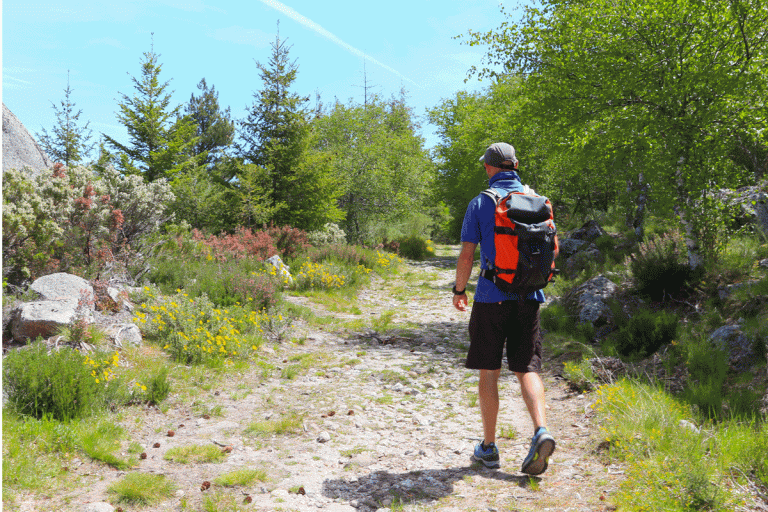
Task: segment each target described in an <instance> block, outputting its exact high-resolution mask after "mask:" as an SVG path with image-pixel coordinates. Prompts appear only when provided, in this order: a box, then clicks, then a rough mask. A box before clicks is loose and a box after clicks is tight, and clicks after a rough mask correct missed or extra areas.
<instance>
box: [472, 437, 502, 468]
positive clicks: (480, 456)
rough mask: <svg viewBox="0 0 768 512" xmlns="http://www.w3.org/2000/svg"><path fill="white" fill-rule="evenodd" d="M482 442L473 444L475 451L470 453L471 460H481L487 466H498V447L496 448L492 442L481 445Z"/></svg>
mask: <svg viewBox="0 0 768 512" xmlns="http://www.w3.org/2000/svg"><path fill="white" fill-rule="evenodd" d="M484 443H485V441H483V442H482V443H479V444H478V445H477V446H475V453H473V454H472V460H473V461H475V462H482V463H483V464H485V467H487V468H497V467H499V449H498V448H496V445H495V444H494V443H491V444H489V445H488V446H486V447H483V444H484Z"/></svg>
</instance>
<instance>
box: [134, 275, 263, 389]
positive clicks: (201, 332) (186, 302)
mask: <svg viewBox="0 0 768 512" xmlns="http://www.w3.org/2000/svg"><path fill="white" fill-rule="evenodd" d="M145 293H146V298H147V299H148V302H149V304H147V303H143V304H141V305H140V306H139V310H138V311H137V312H136V316H135V318H134V322H135V323H136V325H138V326H139V328H140V329H141V331H142V333H143V334H144V335H145V336H146V337H147V338H149V339H152V340H154V341H155V342H157V343H158V344H159V345H160V346H161V347H163V349H165V350H167V351H168V352H169V353H170V354H171V355H172V356H173V358H174V359H175V360H176V361H178V362H180V363H183V364H189V363H209V362H212V363H216V362H217V361H222V360H224V359H227V358H244V357H248V356H249V355H251V354H252V353H253V352H254V351H256V350H257V348H258V346H259V345H260V344H261V342H262V337H263V332H264V330H265V329H268V324H269V316H268V315H267V313H266V312H265V311H249V310H247V309H244V308H241V307H236V308H232V310H229V309H220V308H217V307H215V306H214V304H213V303H212V302H211V301H210V300H209V299H208V298H207V297H205V296H202V297H196V298H194V299H192V298H190V297H189V295H188V294H186V293H184V292H181V291H179V293H177V294H176V295H174V296H170V297H156V296H155V294H154V293H152V290H150V289H149V288H145ZM161 383H162V382H160V384H161ZM158 391H162V387H161V386H160V385H158Z"/></svg>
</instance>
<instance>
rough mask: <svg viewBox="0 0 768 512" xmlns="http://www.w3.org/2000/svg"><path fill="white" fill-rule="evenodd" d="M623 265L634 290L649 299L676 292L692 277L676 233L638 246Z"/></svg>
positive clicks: (660, 298) (685, 250) (685, 253)
mask: <svg viewBox="0 0 768 512" xmlns="http://www.w3.org/2000/svg"><path fill="white" fill-rule="evenodd" d="M625 264H626V265H627V266H628V267H629V269H630V270H631V272H632V275H633V277H634V278H635V283H636V287H637V290H638V291H639V292H641V293H645V294H647V295H649V296H650V297H651V298H652V299H653V300H662V299H663V298H664V296H665V295H669V294H676V293H679V292H680V290H681V289H682V288H683V287H684V286H685V285H686V284H687V283H688V282H689V281H690V280H691V279H692V278H693V275H692V273H691V270H690V268H689V267H688V257H687V249H686V247H685V242H684V241H683V239H682V237H681V236H680V234H679V233H677V232H672V233H668V234H666V235H661V236H657V237H655V238H652V239H650V240H648V241H647V242H644V243H641V244H640V247H639V248H638V252H637V253H635V254H632V255H631V256H630V257H629V258H627V260H626V261H625Z"/></svg>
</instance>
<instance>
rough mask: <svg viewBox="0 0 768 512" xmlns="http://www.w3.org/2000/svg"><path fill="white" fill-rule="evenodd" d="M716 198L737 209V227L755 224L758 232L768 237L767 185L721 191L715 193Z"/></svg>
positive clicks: (735, 219) (735, 218)
mask: <svg viewBox="0 0 768 512" xmlns="http://www.w3.org/2000/svg"><path fill="white" fill-rule="evenodd" d="M715 197H716V198H718V199H720V200H721V201H722V202H723V203H725V204H726V205H728V206H731V207H735V210H736V211H735V216H734V221H735V222H736V224H737V225H739V226H743V225H746V224H750V223H753V224H754V225H755V227H756V228H757V229H758V230H760V231H762V232H763V233H764V234H766V235H768V193H766V184H765V183H762V184H760V185H755V186H749V187H741V188H738V189H736V190H728V189H721V190H719V191H718V192H716V193H715Z"/></svg>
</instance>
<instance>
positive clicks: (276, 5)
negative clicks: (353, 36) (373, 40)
mask: <svg viewBox="0 0 768 512" xmlns="http://www.w3.org/2000/svg"><path fill="white" fill-rule="evenodd" d="M260 1H261V3H263V4H265V5H268V6H269V7H272V8H273V9H275V10H278V11H280V12H282V13H283V14H285V15H286V16H288V17H290V18H292V19H294V20H295V21H298V22H299V23H301V24H302V25H304V26H305V27H307V28H308V29H310V30H312V31H314V32H316V33H318V34H320V35H321V36H323V37H324V38H326V39H328V40H329V41H331V42H333V43H336V44H337V45H339V46H341V47H342V48H344V49H345V50H347V51H348V52H350V53H352V54H353V55H357V56H358V57H362V58H364V59H366V60H369V61H371V62H373V63H374V64H376V65H377V66H381V67H382V68H384V69H386V70H387V71H389V72H390V73H394V74H395V75H397V76H399V77H400V78H402V79H403V80H407V81H409V82H410V83H412V84H413V85H415V86H416V87H419V84H417V83H416V82H414V81H413V80H411V79H410V78H408V77H407V76H405V75H403V74H402V73H400V72H399V71H397V70H396V69H393V68H391V67H389V66H387V65H386V64H384V63H382V62H379V61H378V60H376V59H374V58H373V57H371V56H370V55H367V54H365V53H363V52H361V51H360V50H358V49H357V48H355V47H354V46H350V45H348V44H347V43H345V42H344V41H342V40H341V39H339V38H338V37H336V36H335V35H333V34H332V33H330V32H328V31H327V30H325V29H324V28H323V27H321V26H320V25H318V24H317V23H315V22H314V21H312V20H310V19H309V18H307V17H306V16H302V15H301V14H300V13H298V12H296V11H295V10H294V9H292V8H291V7H288V6H287V5H285V4H283V3H281V2H278V1H277V0H260Z"/></svg>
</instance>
